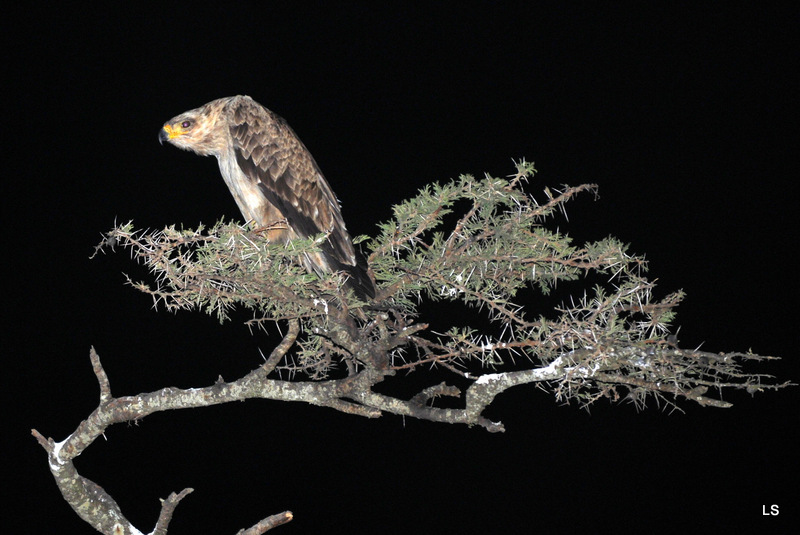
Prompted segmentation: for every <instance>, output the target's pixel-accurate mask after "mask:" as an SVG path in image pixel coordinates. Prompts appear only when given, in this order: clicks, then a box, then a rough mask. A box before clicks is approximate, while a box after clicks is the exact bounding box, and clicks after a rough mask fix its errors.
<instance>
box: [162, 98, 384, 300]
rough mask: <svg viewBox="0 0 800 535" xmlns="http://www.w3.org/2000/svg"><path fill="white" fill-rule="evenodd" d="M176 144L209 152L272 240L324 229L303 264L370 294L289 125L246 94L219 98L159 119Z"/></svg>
mask: <svg viewBox="0 0 800 535" xmlns="http://www.w3.org/2000/svg"><path fill="white" fill-rule="evenodd" d="M158 139H159V141H160V142H162V143H163V142H164V141H168V142H169V143H172V144H173V145H175V146H176V147H178V148H181V149H185V150H192V151H194V152H196V153H197V154H200V155H201V156H208V155H213V156H216V157H217V161H218V162H219V168H220V171H221V172H222V178H223V179H224V180H225V184H227V186H228V189H229V190H230V192H231V194H233V198H234V199H235V200H236V204H237V205H238V206H239V210H241V212H242V215H243V216H244V218H245V220H247V221H248V222H252V223H253V224H254V225H255V226H256V227H258V228H259V229H260V230H261V232H262V233H263V234H264V235H265V236H266V237H267V239H269V240H270V241H272V242H280V243H288V242H290V241H291V240H294V239H298V238H300V239H303V238H310V237H313V236H316V235H319V234H325V235H326V239H325V240H323V241H322V243H321V244H320V250H319V251H318V252H312V253H308V254H307V255H306V256H305V258H304V259H303V264H304V266H305V268H306V269H307V270H309V272H315V273H317V274H322V273H331V272H337V271H341V272H344V273H346V275H347V285H348V287H350V288H352V289H353V291H354V292H355V294H356V295H357V296H358V297H359V298H361V299H367V298H373V297H375V286H374V284H373V282H372V280H371V279H370V277H369V275H368V274H367V271H366V263H365V262H364V260H363V257H361V256H360V255H359V254H358V253H357V251H356V249H355V247H353V240H352V239H351V238H350V235H349V234H348V233H347V229H346V228H345V225H344V220H343V219H342V214H341V212H340V211H339V201H338V200H337V199H336V196H335V195H334V193H333V191H332V190H331V187H330V185H329V184H328V182H327V181H326V180H325V177H324V176H323V175H322V172H321V171H320V169H319V166H318V165H317V162H315V161H314V158H313V157H312V156H311V153H310V152H309V151H308V149H307V148H306V147H305V145H303V143H302V142H301V141H300V139H299V138H298V137H297V135H296V134H295V133H294V131H293V130H292V129H291V128H290V127H289V125H288V124H286V121H284V120H283V119H282V118H281V117H279V116H278V115H277V114H275V113H273V112H272V111H270V110H268V109H267V108H265V107H264V106H262V105H261V104H259V103H257V102H256V101H254V100H253V99H252V98H250V97H248V96H241V95H238V96H235V97H227V98H221V99H217V100H214V101H211V102H209V103H208V104H206V105H204V106H201V107H199V108H196V109H193V110H189V111H187V112H184V113H182V114H180V115H178V116H176V117H173V118H172V119H170V120H169V121H167V122H166V123H165V124H164V126H163V127H162V129H161V131H160V132H159V134H158Z"/></svg>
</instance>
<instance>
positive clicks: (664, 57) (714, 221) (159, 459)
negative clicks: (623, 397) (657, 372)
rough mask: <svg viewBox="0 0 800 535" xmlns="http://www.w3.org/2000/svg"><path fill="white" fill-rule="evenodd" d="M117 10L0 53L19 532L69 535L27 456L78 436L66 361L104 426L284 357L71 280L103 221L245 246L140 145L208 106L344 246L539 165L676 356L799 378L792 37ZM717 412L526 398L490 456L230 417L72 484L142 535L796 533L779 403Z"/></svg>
mask: <svg viewBox="0 0 800 535" xmlns="http://www.w3.org/2000/svg"><path fill="white" fill-rule="evenodd" d="M136 4H138V3H124V7H115V8H113V9H111V10H109V11H97V10H96V6H98V5H100V4H96V6H95V8H94V9H91V8H89V7H88V6H87V7H84V8H72V9H64V10H61V11H59V10H56V11H54V10H53V8H51V6H49V5H48V6H47V7H38V8H30V10H29V11H28V12H27V14H26V15H25V17H24V18H11V19H8V18H7V19H6V20H5V22H4V26H7V27H8V28H7V29H5V30H4V34H5V39H4V40H5V41H6V45H5V47H4V48H5V50H6V56H7V57H8V59H7V60H6V62H5V63H6V66H5V71H6V76H5V77H4V78H5V81H4V84H3V85H4V92H5V93H6V99H5V105H4V115H5V117H6V121H5V124H6V127H5V128H4V130H5V134H4V136H3V137H4V138H5V139H6V140H7V141H6V142H5V146H6V158H5V161H6V173H5V176H4V180H3V181H2V188H3V195H2V198H3V203H4V207H3V219H4V227H5V228H6V233H5V240H6V244H7V245H6V248H5V254H4V262H5V264H6V275H5V282H6V285H5V286H6V288H7V289H9V290H10V293H11V299H10V301H8V300H7V301H6V307H7V311H6V320H5V322H4V329H5V331H4V335H3V340H4V341H3V348H4V353H5V355H6V358H5V362H6V373H5V381H6V383H7V385H8V386H6V388H5V389H4V390H5V392H7V393H8V397H7V400H6V402H5V405H6V407H7V408H8V409H10V410H8V414H9V415H10V416H7V417H6V419H5V421H6V422H8V421H9V418H10V423H11V425H10V426H7V427H6V432H5V434H6V443H10V444H11V448H12V451H11V453H10V454H9V453H8V452H7V454H6V462H7V463H9V464H11V465H12V470H11V471H10V472H7V473H11V474H12V475H11V477H10V480H7V481H6V485H5V486H6V487H7V490H8V491H10V492H12V493H14V495H15V498H19V503H18V504H17V503H16V502H14V503H13V505H12V506H10V512H8V513H7V515H8V516H9V517H10V519H11V520H10V521H11V522H12V523H13V522H14V521H19V522H21V523H22V525H24V526H25V528H24V532H25V533H62V534H63V533H68V534H72V533H75V534H84V533H86V534H88V533H93V532H94V531H93V530H92V529H91V527H89V526H88V525H87V524H85V523H83V522H82V521H81V520H80V519H79V518H78V517H77V516H76V515H75V514H74V513H73V512H72V511H71V509H69V507H68V506H67V504H66V503H65V502H64V501H63V499H62V498H61V496H60V494H59V493H58V490H57V488H56V486H55V484H54V482H53V480H52V477H51V475H50V473H49V471H48V468H47V460H46V457H45V454H44V452H43V451H42V449H41V448H40V447H39V446H38V445H37V443H36V442H35V440H34V439H33V438H32V437H31V436H30V429H31V428H36V429H38V430H39V431H40V432H41V433H42V434H44V435H45V436H50V437H53V438H54V439H56V440H62V439H63V438H65V437H66V436H67V435H68V434H69V433H70V432H71V431H72V430H74V428H75V427H76V426H77V425H78V423H79V422H80V421H81V420H82V419H83V418H85V417H86V416H87V415H88V414H89V413H90V412H91V411H92V410H93V409H94V408H95V407H96V405H97V402H98V387H97V383H96V380H95V377H94V375H93V373H92V371H91V366H90V363H89V358H88V354H89V348H90V346H94V347H95V348H96V349H97V351H98V352H99V354H100V356H101V358H102V360H103V363H104V365H105V369H106V371H107V372H108V374H109V377H110V380H111V387H112V392H113V393H114V394H115V395H118V396H122V395H131V394H136V393H139V392H145V391H152V390H157V389H159V388H162V387H164V386H178V387H198V386H207V385H210V384H212V383H213V382H214V381H215V380H216V378H217V377H218V376H220V375H221V376H222V377H224V378H225V379H226V380H233V379H236V378H238V377H241V376H242V375H244V374H245V373H247V372H248V371H250V370H251V369H253V368H254V367H256V366H258V365H259V364H260V363H261V362H262V358H261V354H260V352H261V351H263V352H265V353H268V352H269V350H270V349H271V347H272V345H271V344H273V343H275V342H276V340H277V338H275V337H274V336H268V335H266V334H263V333H261V334H257V335H251V334H250V332H249V330H248V329H247V328H246V327H245V326H244V325H243V324H242V320H244V319H247V318H248V317H249V316H248V314H247V313H246V312H242V313H239V314H234V319H233V321H232V322H230V323H228V324H225V325H223V326H220V325H219V323H218V321H217V320H216V319H214V318H211V317H208V316H204V315H201V314H199V313H189V312H181V313H178V314H171V313H168V312H165V311H163V310H153V308H152V302H151V299H150V298H149V297H148V296H145V295H144V294H141V293H138V292H136V291H135V290H134V289H132V288H130V287H129V286H126V285H125V284H124V283H125V278H124V275H123V273H128V274H130V275H132V276H134V277H135V278H139V279H141V278H144V277H145V276H146V273H145V272H144V271H143V270H142V268H141V267H139V266H137V265H136V264H134V263H133V262H132V261H131V260H130V258H129V255H128V253H127V252H117V253H116V254H107V255H103V256H100V257H98V258H96V259H94V260H89V256H90V254H91V253H92V249H93V246H94V245H96V244H97V243H98V242H99V240H100V238H101V233H103V232H105V231H107V230H109V229H110V228H111V227H112V226H113V225H114V222H115V221H127V220H130V219H133V220H134V222H135V224H136V225H137V226H138V227H140V228H141V227H144V228H159V227H163V226H165V225H169V224H178V225H181V224H182V225H185V226H189V227H193V226H196V225H197V224H198V223H199V222H202V223H205V224H212V223H214V222H216V221H217V220H218V219H220V218H221V217H225V218H239V217H240V215H239V213H238V210H237V208H236V205H235V204H234V202H233V199H232V198H231V196H230V194H229V193H228V191H227V188H226V187H225V185H224V183H223V181H222V179H221V177H220V176H219V171H218V168H217V164H216V162H215V160H214V159H213V158H201V157H198V156H196V155H194V154H191V153H188V152H183V151H179V150H177V149H175V148H174V147H171V146H166V145H165V146H160V145H159V144H158V141H157V134H158V131H159V128H160V127H161V125H162V124H163V123H164V121H166V120H167V119H169V118H170V117H172V116H174V115H176V114H178V113H181V112H183V111H185V110H188V109H190V108H194V107H197V106H199V105H202V104H204V103H206V102H208V101H210V100H213V99H216V98H219V97H223V96H230V95H235V94H248V95H250V96H252V97H253V98H254V99H255V100H257V101H259V102H261V103H262V104H264V105H266V106H267V107H269V108H270V109H272V110H274V111H275V112H277V113H278V114H280V115H282V116H283V117H285V118H286V119H287V121H288V122H289V124H290V125H291V126H292V127H293V128H294V130H295V131H296V132H297V133H298V135H299V136H300V137H301V139H302V140H303V141H304V143H305V144H306V146H307V147H308V148H309V149H310V151H311V152H312V154H313V155H314V157H315V159H316V160H317V162H318V163H319V165H320V167H321V168H322V170H323V172H324V173H325V175H326V176H327V178H328V180H329V182H330V183H331V185H332V187H333V189H334V191H336V193H337V195H338V197H339V198H340V200H341V202H342V206H343V215H344V217H345V220H346V221H347V225H348V228H349V230H350V231H351V233H352V234H353V235H357V234H374V233H375V232H376V224H377V223H378V222H380V221H383V220H386V219H388V218H389V217H390V214H391V206H392V205H393V204H394V203H397V202H399V201H400V200H402V199H404V198H406V197H408V196H410V195H412V194H414V192H416V191H417V190H418V189H419V188H420V187H422V186H423V185H424V184H426V183H428V182H432V181H446V180H448V179H451V178H455V177H457V176H458V175H459V174H462V173H471V174H474V175H476V176H483V174H484V173H486V172H488V173H490V174H492V175H495V176H504V175H507V174H510V173H511V172H513V170H514V168H513V164H512V158H513V159H519V158H522V157H525V158H527V159H528V160H533V161H535V162H536V166H537V168H538V170H539V171H540V173H539V175H538V176H537V178H536V179H535V180H534V181H532V182H531V183H530V185H529V189H530V191H531V192H532V193H533V192H536V191H538V190H539V189H541V188H542V187H543V186H545V185H546V186H549V187H556V186H558V185H560V184H564V183H569V184H574V185H577V184H579V183H584V182H592V183H597V184H598V185H599V193H600V197H599V199H598V200H596V201H594V200H592V199H591V196H588V195H587V196H585V198H583V199H581V200H579V201H577V202H574V203H572V204H570V205H569V206H568V214H569V221H566V220H561V221H559V222H558V225H559V227H560V228H561V229H562V230H564V231H566V232H568V233H569V234H571V235H572V236H574V237H575V238H576V239H578V240H595V239H600V238H602V237H605V236H607V235H609V234H613V235H615V236H617V237H619V238H620V239H621V240H623V241H624V242H626V243H630V244H631V251H632V252H635V253H639V254H645V255H646V257H647V259H648V260H649V263H650V264H649V265H650V277H651V278H656V279H658V281H659V290H658V291H657V295H660V296H664V295H666V294H668V293H670V292H672V291H675V290H677V289H681V288H682V289H683V290H685V291H686V292H687V294H688V297H687V299H686V301H685V302H684V303H683V304H682V305H681V306H680V308H679V315H678V318H677V321H676V322H675V323H676V326H680V334H679V338H680V340H681V345H682V346H684V347H689V348H692V347H697V346H702V348H703V349H704V350H708V351H746V350H748V349H752V350H753V351H754V352H756V353H760V354H765V355H776V356H781V357H783V360H782V361H779V362H777V363H768V364H763V365H761V366H760V367H759V368H757V369H758V370H760V371H761V372H763V373H769V374H774V375H776V376H778V378H779V379H780V380H794V381H798V380H799V379H800V366H798V364H797V355H796V351H797V347H798V341H799V340H798V335H797V326H796V325H797V317H798V314H797V308H796V303H797V297H798V295H797V289H796V281H797V267H796V261H795V260H794V259H793V258H792V256H793V254H794V253H793V251H792V249H794V248H795V247H796V245H797V235H798V229H797V225H796V223H795V218H796V213H797V206H798V194H797V179H798V173H797V171H798V166H797V154H798V150H797V149H798V147H797V126H796V125H797V120H798V113H797V95H798V94H799V93H798V90H800V88H798V84H797V83H796V81H795V80H793V79H792V77H791V76H790V73H791V72H796V71H797V66H798V65H797V64H798V61H797V48H796V46H790V44H789V42H790V36H791V35H792V32H794V31H795V30H796V23H797V13H796V11H795V12H788V11H787V12H778V11H772V10H767V9H764V8H761V7H755V5H751V6H750V7H728V6H729V4H727V3H726V4H719V6H725V7H716V8H714V9H711V8H708V9H706V8H697V7H693V8H691V9H690V8H686V7H680V8H677V7H675V8H673V7H654V6H651V7H648V8H639V9H634V10H631V9H628V8H625V9H623V8H618V9H609V8H606V7H603V8H598V7H597V6H592V7H589V6H587V5H580V6H578V5H572V7H566V8H565V7H563V6H560V7H558V8H557V9H556V8H532V7H525V8H517V7H510V6H508V5H506V7H503V8H488V7H484V8H482V9H471V8H468V7H466V6H467V4H463V3H450V4H446V5H447V7H441V8H437V9H418V8H409V7H405V3H395V4H393V6H394V7H381V8H375V7H372V4H366V3H364V4H361V7H360V8H341V7H319V6H314V5H305V4H302V3H299V2H292V3H287V4H283V3H275V2H269V3H262V4H259V6H260V7H255V6H254V5H250V4H247V5H241V6H240V7H227V6H225V7H223V6H222V4H223V3H221V2H220V3H219V4H220V6H219V7H212V8H208V9H203V10H201V11H199V12H198V11H196V9H195V8H191V9H189V8H178V7H174V8H173V7H169V6H168V7H163V4H164V3H162V4H159V7H158V9H157V10H155V9H152V8H143V7H139V6H138V5H136ZM226 4H227V3H226ZM409 4H410V3H409ZM527 4H530V3H527ZM9 54H10V56H9ZM9 142H10V147H9ZM9 164H10V165H9ZM751 370H752V369H751ZM436 382H439V381H436ZM430 384H435V383H434V382H431V383H430ZM9 386H10V388H9ZM725 399H727V400H729V401H732V402H733V403H734V407H733V408H732V409H727V410H722V409H712V408H701V407H698V406H694V405H691V404H689V403H687V402H682V403H680V406H681V407H682V408H683V409H684V410H685V413H684V414H681V413H678V412H670V410H668V409H667V410H663V408H659V407H656V406H652V407H651V408H649V409H648V410H646V411H644V412H638V413H637V411H636V410H635V408H634V407H633V406H631V405H628V404H610V403H608V402H599V403H598V404H597V405H595V406H594V407H593V408H592V410H591V412H587V411H585V410H582V409H580V408H578V407H576V406H574V405H573V406H562V405H559V404H557V403H556V402H555V400H554V399H553V398H552V396H549V395H548V394H546V393H544V392H542V391H541V390H537V389H536V388H534V387H532V386H527V387H521V388H518V389H516V390H511V391H508V392H507V393H505V394H503V395H502V396H501V397H500V398H498V399H497V400H496V403H495V404H494V405H493V406H492V407H491V408H490V409H489V411H488V413H487V416H489V417H490V418H492V419H493V420H502V421H503V422H504V424H505V427H506V432H505V433H504V434H489V433H487V432H486V431H484V430H482V429H478V428H474V429H470V428H467V427H465V426H451V425H445V424H435V423H430V422H422V421H415V420H409V419H405V420H403V419H402V418H400V417H394V416H385V417H384V418H382V419H379V420H367V419H363V418H359V417H356V416H348V415H344V414H341V413H338V412H335V411H333V410H330V409H323V408H319V407H312V406H310V405H306V404H295V405H292V404H287V403H281V402H275V401H264V400H252V401H248V402H245V403H236V404H230V405H226V406H217V407H212V408H206V409H198V410H191V411H176V412H170V413H160V414H156V415H153V416H150V417H148V418H146V419H144V420H142V421H140V422H139V423H138V425H133V424H131V425H118V426H115V427H112V428H111V429H109V430H108V432H107V433H106V440H103V439H100V440H98V441H97V442H95V443H94V444H93V445H92V446H91V447H89V448H88V449H87V450H86V451H85V452H84V454H83V455H82V456H81V457H80V458H78V460H77V461H76V465H77V467H78V469H79V471H81V472H82V474H83V475H84V476H86V477H89V478H90V479H93V480H94V481H95V482H97V483H98V484H100V485H101V486H103V487H104V488H105V489H106V490H107V491H108V492H109V493H110V494H111V495H112V496H114V497H115V498H116V499H117V501H118V502H119V503H120V505H121V506H122V508H123V512H124V513H125V514H126V515H127V517H128V518H129V519H130V520H131V521H132V522H133V523H134V524H135V525H136V526H137V527H139V528H140V529H142V530H144V531H149V530H151V529H152V526H153V525H154V524H155V521H156V519H157V516H158V512H159V508H160V505H159V501H158V498H165V497H166V496H167V495H168V494H169V493H170V492H172V491H179V490H181V489H183V488H184V487H193V488H194V489H195V492H194V493H193V494H192V495H190V496H189V497H188V498H186V499H185V500H184V501H183V502H182V504H181V505H180V506H179V507H178V509H177V512H176V514H175V517H174V520H173V523H172V525H171V529H170V534H176V535H178V534H188V533H235V532H236V531H237V530H239V529H241V528H244V527H249V526H250V525H252V524H253V523H255V522H256V521H257V520H258V519H260V518H263V517H264V516H267V515H269V514H272V513H277V512H281V511H284V510H286V509H290V510H292V511H293V512H294V513H295V520H294V521H293V522H291V523H290V524H288V525H287V526H284V527H282V528H279V529H278V530H276V531H275V533H286V534H292V533H298V534H299V533H330V534H337V533H348V534H362V533H363V534H367V533H369V534H373V533H386V534H394V533H398V534H400V533H402V534H408V533H421V534H425V533H448V534H449V533H533V532H542V533H545V532H546V533H576V532H585V533H598V532H608V531H610V530H612V529H614V530H615V531H617V532H620V533H626V532H629V533H633V532H638V533H647V532H655V531H662V530H664V531H671V532H689V533H693V532H699V531H701V530H702V531H705V532H707V533H716V532H723V531H728V532H731V531H741V530H742V528H743V526H749V525H753V526H756V527H757V529H758V530H759V532H762V533H772V532H776V533H777V532H782V527H781V526H783V525H786V524H787V523H793V524H795V525H796V524H797V522H798V518H799V517H800V513H799V512H798V509H797V503H798V501H797V500H796V496H790V494H789V491H788V490H785V489H786V487H793V488H796V486H797V479H798V476H800V471H798V466H797V453H796V452H797V442H796V439H791V440H790V438H789V437H790V436H791V435H792V434H793V433H794V432H796V430H797V427H798V421H799V419H798V409H797V407H798V389H797V388H793V389H789V390H785V391H782V392H778V393H774V392H768V393H764V394H761V395H757V396H756V397H754V398H753V397H750V396H749V395H747V394H744V393H728V394H726V395H725ZM14 469H16V470H17V472H16V473H14V471H13V470H14ZM12 500H13V498H12ZM771 504H777V505H779V510H780V515H779V516H777V517H770V516H763V515H762V506H765V505H766V506H767V508H769V505H771ZM12 532H21V531H20V530H19V529H17V530H16V531H12Z"/></svg>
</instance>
